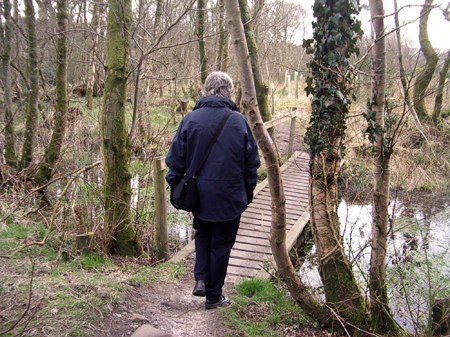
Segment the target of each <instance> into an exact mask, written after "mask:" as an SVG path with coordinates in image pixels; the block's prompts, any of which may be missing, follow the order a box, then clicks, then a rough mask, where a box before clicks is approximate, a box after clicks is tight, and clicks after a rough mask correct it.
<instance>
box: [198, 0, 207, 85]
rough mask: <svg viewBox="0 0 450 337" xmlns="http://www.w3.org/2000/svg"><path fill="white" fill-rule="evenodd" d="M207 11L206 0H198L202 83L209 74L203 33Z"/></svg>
mask: <svg viewBox="0 0 450 337" xmlns="http://www.w3.org/2000/svg"><path fill="white" fill-rule="evenodd" d="M205 11H206V0H198V1H197V37H198V51H199V53H200V72H201V74H200V75H201V79H202V83H205V80H206V77H207V76H208V57H207V56H206V50H205V40H204V38H203V34H204V32H205Z"/></svg>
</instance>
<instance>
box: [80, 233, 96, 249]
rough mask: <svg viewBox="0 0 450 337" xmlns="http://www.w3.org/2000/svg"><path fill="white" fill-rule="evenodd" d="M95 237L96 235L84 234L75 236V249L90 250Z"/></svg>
mask: <svg viewBox="0 0 450 337" xmlns="http://www.w3.org/2000/svg"><path fill="white" fill-rule="evenodd" d="M93 237H94V233H92V232H89V233H84V234H77V235H76V236H75V248H76V249H77V250H81V251H83V250H89V249H90V248H91V242H92V239H93Z"/></svg>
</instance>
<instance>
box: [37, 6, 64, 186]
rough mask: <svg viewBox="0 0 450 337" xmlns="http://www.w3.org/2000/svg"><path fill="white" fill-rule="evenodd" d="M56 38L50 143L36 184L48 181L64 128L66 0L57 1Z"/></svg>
mask: <svg viewBox="0 0 450 337" xmlns="http://www.w3.org/2000/svg"><path fill="white" fill-rule="evenodd" d="M57 11H58V12H57V25H58V28H57V29H58V30H57V34H58V39H57V42H56V60H57V64H56V110H55V115H54V120H53V133H52V138H51V140H50V144H49V145H48V147H47V148H46V149H45V154H44V160H43V161H42V162H41V164H40V165H39V169H38V172H37V174H36V175H35V177H34V180H35V182H36V185H37V186H41V185H43V184H45V183H46V182H48V181H49V180H50V178H51V176H52V173H53V169H54V166H55V164H56V162H57V161H58V159H59V156H60V153H61V146H62V142H63V139H64V133H65V130H66V116H67V109H68V98H67V37H66V31H67V21H68V18H67V0H58V1H57Z"/></svg>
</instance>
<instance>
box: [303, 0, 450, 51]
mask: <svg viewBox="0 0 450 337" xmlns="http://www.w3.org/2000/svg"><path fill="white" fill-rule="evenodd" d="M294 1H295V2H296V3H300V4H301V5H302V6H303V8H304V9H306V10H308V12H309V13H311V15H312V5H313V3H314V0H294ZM360 1H361V4H362V5H366V6H367V7H368V4H369V1H368V0H360ZM441 1H442V0H441ZM441 1H439V0H435V1H434V3H435V4H443V5H442V6H444V7H445V6H446V4H447V2H445V3H443V2H441ZM445 1H448V0H445ZM424 2H425V1H424V0H397V5H398V7H399V8H402V7H403V6H406V5H417V6H416V7H411V8H404V9H402V10H401V11H400V14H399V19H400V25H402V24H403V23H406V22H409V21H411V20H413V19H417V18H419V16H420V10H421V7H420V5H422V4H423V3H424ZM384 10H385V13H386V15H389V14H392V13H393V12H394V1H393V0H387V1H384ZM359 20H361V21H362V22H363V27H364V28H363V29H364V33H365V34H366V35H370V13H369V11H368V10H362V12H361V14H360V15H359ZM385 24H386V25H387V26H388V27H390V28H394V26H395V24H394V16H393V15H391V16H388V17H387V18H386V20H385ZM401 31H402V35H403V36H404V37H405V38H408V39H409V40H411V41H412V42H413V46H414V47H417V48H419V47H420V45H419V20H416V21H414V22H412V23H410V24H408V25H407V26H405V27H403V28H402V29H401ZM447 34H450V22H448V21H445V18H444V16H443V14H442V11H441V10H439V9H433V10H432V11H431V14H430V18H429V20H428V35H429V37H430V41H431V44H432V45H433V47H434V48H436V49H440V50H441V51H444V50H446V49H450V36H448V35H447Z"/></svg>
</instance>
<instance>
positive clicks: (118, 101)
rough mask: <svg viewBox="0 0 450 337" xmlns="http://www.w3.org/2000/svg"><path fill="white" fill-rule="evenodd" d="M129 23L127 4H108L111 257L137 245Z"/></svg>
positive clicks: (115, 0) (120, 0) (105, 129)
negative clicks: (129, 125) (128, 108)
mask: <svg viewBox="0 0 450 337" xmlns="http://www.w3.org/2000/svg"><path fill="white" fill-rule="evenodd" d="M131 21H132V12H131V0H110V1H109V8H108V24H107V26H108V28H107V34H106V39H107V40H106V59H105V63H106V71H107V74H106V82H105V91H104V96H103V106H102V115H101V118H102V120H101V135H102V150H103V161H104V168H105V187H104V199H105V219H104V227H105V232H106V238H105V239H106V242H107V248H108V249H109V250H110V251H111V252H112V253H116V254H119V255H128V256H135V255H137V254H138V248H139V243H138V239H137V237H136V233H135V231H134V228H133V226H132V224H131V221H130V199H131V184H130V179H131V176H130V172H129V161H130V149H129V138H128V134H127V129H126V123H125V103H126V86H127V76H128V57H129V48H130V40H129V29H130V28H131Z"/></svg>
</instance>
